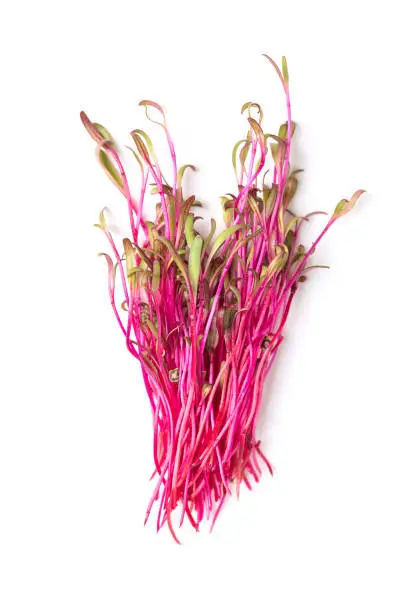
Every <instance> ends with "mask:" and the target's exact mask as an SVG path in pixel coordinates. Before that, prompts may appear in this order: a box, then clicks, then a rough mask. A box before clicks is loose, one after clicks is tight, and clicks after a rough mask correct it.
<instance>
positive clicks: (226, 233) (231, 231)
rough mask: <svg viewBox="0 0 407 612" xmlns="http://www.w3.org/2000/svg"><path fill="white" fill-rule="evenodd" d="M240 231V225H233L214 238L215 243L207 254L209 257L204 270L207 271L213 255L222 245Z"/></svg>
mask: <svg viewBox="0 0 407 612" xmlns="http://www.w3.org/2000/svg"><path fill="white" fill-rule="evenodd" d="M240 229H242V226H241V225H233V226H232V227H228V228H226V229H225V230H223V232H221V233H220V234H219V236H218V237H217V238H216V240H215V242H214V243H213V245H212V248H211V251H210V253H209V257H208V260H207V262H206V269H208V267H209V264H210V263H211V261H212V259H213V257H214V256H215V253H216V252H217V251H218V250H219V249H220V247H221V246H222V245H223V243H224V242H225V241H226V240H227V239H228V238H230V237H231V236H232V235H233V234H234V233H235V232H237V231H238V230H240Z"/></svg>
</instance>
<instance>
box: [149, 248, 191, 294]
mask: <svg viewBox="0 0 407 612" xmlns="http://www.w3.org/2000/svg"><path fill="white" fill-rule="evenodd" d="M156 240H158V241H159V242H162V243H163V244H164V245H165V246H166V247H167V249H168V250H169V252H170V253H171V255H172V258H173V260H174V262H175V264H176V265H177V266H178V268H179V271H180V272H181V274H182V276H183V277H184V279H185V281H186V283H187V285H188V287H189V286H190V280H189V276H188V272H187V269H186V267H185V264H184V262H183V261H182V259H181V257H180V256H179V255H178V253H177V251H176V249H175V247H174V245H173V244H172V243H171V242H170V241H169V240H168V239H167V238H165V237H164V236H157V238H156Z"/></svg>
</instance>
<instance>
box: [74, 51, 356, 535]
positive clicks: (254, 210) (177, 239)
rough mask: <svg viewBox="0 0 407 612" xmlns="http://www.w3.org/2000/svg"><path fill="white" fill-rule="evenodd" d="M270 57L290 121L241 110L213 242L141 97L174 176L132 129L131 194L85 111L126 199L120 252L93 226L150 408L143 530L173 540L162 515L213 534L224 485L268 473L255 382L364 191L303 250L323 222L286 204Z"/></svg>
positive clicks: (294, 176)
mask: <svg viewBox="0 0 407 612" xmlns="http://www.w3.org/2000/svg"><path fill="white" fill-rule="evenodd" d="M266 57H267V59H268V60H269V62H270V63H271V64H272V66H273V67H274V69H275V71H276V73H277V75H278V77H279V79H280V81H281V85H282V88H283V92H284V95H285V99H286V105H287V121H286V122H285V123H284V124H283V125H281V127H280V129H279V131H278V134H269V133H265V132H264V131H263V129H262V120H263V113H262V109H261V107H260V106H259V105H258V104H256V103H254V102H249V103H247V104H245V105H244V106H243V108H242V112H244V113H247V119H248V131H247V134H246V137H245V138H244V139H243V140H240V141H239V142H237V143H236V145H235V147H234V148H233V154H232V160H233V166H234V170H235V174H236V181H237V190H236V193H235V194H227V196H225V197H224V198H222V206H223V213H224V220H225V225H226V229H224V230H223V231H222V232H221V233H220V234H219V235H218V236H217V237H216V238H215V233H216V224H215V221H214V220H213V219H211V228H210V232H209V235H207V236H206V237H204V236H201V235H200V233H199V232H198V231H197V229H196V227H195V221H196V219H197V217H196V215H195V212H194V210H195V208H196V207H197V206H200V204H199V202H197V201H196V200H195V196H190V197H186V196H185V195H184V192H183V188H182V181H183V175H184V172H185V170H186V169H188V168H190V169H194V167H193V166H190V165H187V166H181V167H179V166H178V163H177V158H176V154H175V148H174V144H173V141H172V139H171V136H170V133H169V131H168V127H167V122H166V118H165V115H164V112H163V109H162V108H161V106H159V105H158V104H156V103H155V102H151V101H149V100H143V101H142V102H140V105H141V106H144V107H145V110H146V115H147V117H148V118H149V119H151V117H150V114H151V112H155V113H156V114H157V113H158V114H159V116H160V120H159V121H157V120H155V119H154V120H153V119H151V120H152V121H154V122H155V123H158V124H159V125H160V126H161V127H162V129H163V130H164V132H165V136H166V140H167V143H168V149H169V155H170V157H171V160H172V176H171V180H169V181H167V180H166V179H165V178H164V176H163V173H162V171H161V169H160V164H159V161H158V159H157V156H156V153H155V151H154V147H153V144H152V141H151V140H150V138H149V136H148V135H147V134H146V133H145V132H143V131H142V130H134V131H133V132H132V133H131V136H132V139H133V141H134V148H133V149H131V150H132V152H133V155H134V157H135V159H136V160H137V162H138V165H139V167H140V172H141V189H140V193H139V195H138V197H137V198H136V197H134V196H133V195H132V193H131V192H130V188H129V183H128V180H127V177H126V173H125V170H124V167H123V164H122V161H121V158H120V154H119V150H118V147H117V145H116V144H115V142H114V140H113V138H112V137H111V135H110V133H109V132H108V131H107V130H106V129H105V128H104V127H103V126H102V125H100V124H98V123H92V122H91V121H90V120H89V119H88V117H87V116H86V114H85V113H81V118H82V121H83V123H84V125H85V127H86V129H87V130H88V132H89V134H90V135H91V137H92V138H93V139H94V140H95V141H96V143H97V155H98V158H99V161H100V163H101V164H102V166H103V168H104V169H105V171H106V173H107V174H108V176H109V178H110V179H111V180H112V181H113V183H114V184H115V185H116V187H117V188H118V189H119V191H120V192H121V193H122V194H123V196H124V198H125V200H126V201H127V206H128V213H129V221H130V234H129V237H128V238H125V239H124V240H123V248H121V246H120V247H119V246H118V245H116V244H115V241H114V239H113V237H112V234H111V233H110V231H109V229H108V227H107V224H106V220H105V216H104V213H103V211H102V213H101V214H100V222H99V224H98V227H99V228H100V229H101V230H102V231H103V232H104V234H105V235H106V238H107V240H108V242H109V244H110V247H111V251H112V255H108V254H105V253H103V255H104V257H105V258H106V261H107V265H108V286H109V295H110V301H111V305H112V308H113V311H114V314H115V317H116V319H117V322H118V324H119V327H120V329H121V331H122V333H123V336H124V339H125V342H126V346H127V348H128V350H129V351H130V353H131V354H132V355H133V356H134V357H135V358H136V359H137V360H138V361H139V363H140V366H141V371H142V375H143V379H144V383H145V387H146V390H147V394H148V397H149V400H150V404H151V408H152V413H153V427H154V442H153V457H154V464H155V471H154V474H153V476H155V478H156V484H155V489H154V492H153V495H152V497H151V501H150V503H149V505H148V508H147V514H146V521H147V519H148V517H149V515H150V512H151V509H152V507H153V505H154V503H155V502H157V505H158V512H157V529H160V528H161V527H162V526H163V525H164V524H165V523H167V524H168V526H169V528H170V530H171V533H172V535H173V536H174V538H175V539H176V540H177V536H176V534H175V531H174V528H173V523H172V520H171V516H172V513H173V511H174V510H175V508H176V507H177V506H180V507H181V513H180V525H182V523H183V521H184V520H185V517H186V518H187V519H188V520H189V521H190V522H191V524H192V525H193V527H194V528H195V529H197V530H198V528H199V525H200V523H201V521H202V520H203V519H204V518H209V517H211V518H212V526H213V524H214V522H215V521H216V518H217V516H218V514H219V511H220V509H221V508H222V505H223V503H224V501H225V499H226V498H227V496H228V495H230V494H231V485H232V484H233V485H234V486H235V488H236V491H237V494H239V488H240V485H241V483H242V482H243V483H244V484H245V485H246V486H247V487H248V488H249V489H251V487H252V484H251V483H252V481H255V482H257V481H258V480H259V478H260V474H261V463H263V464H265V466H266V467H267V468H268V470H269V471H270V472H271V473H272V468H271V466H270V463H269V462H268V460H267V459H266V457H265V456H264V454H263V452H262V450H261V448H260V441H259V440H258V439H257V434H256V425H257V420H258V416H259V410H260V405H261V399H262V391H263V384H264V380H265V377H266V375H267V373H268V372H269V370H270V368H271V366H272V364H273V362H274V360H275V358H276V355H277V352H278V349H279V346H280V344H281V342H282V340H283V335H282V333H283V329H284V325H285V323H286V320H287V316H288V313H289V311H290V307H291V304H292V300H293V297H294V295H295V292H296V291H297V288H298V284H299V283H301V282H303V281H304V280H305V278H306V275H307V273H308V272H309V271H310V270H311V269H312V268H313V267H316V266H312V265H310V263H309V260H310V257H311V255H312V254H313V253H314V251H315V248H316V246H317V245H318V243H319V241H320V240H321V238H322V237H323V236H324V234H325V233H326V232H327V231H328V229H329V228H330V227H331V225H333V224H334V223H335V222H336V221H337V219H339V218H340V217H341V216H343V215H344V214H345V213H347V212H348V211H349V210H350V209H351V208H352V207H353V206H354V204H355V202H356V200H357V199H358V198H359V196H360V195H361V193H363V192H362V191H357V192H356V193H355V194H354V195H353V196H352V198H351V199H350V200H341V201H340V202H339V204H338V205H337V206H336V208H335V210H334V213H333V214H332V216H331V217H330V218H329V220H328V222H327V223H326V225H325V227H324V229H323V231H322V232H321V233H320V235H319V236H318V237H317V238H316V239H315V241H314V242H313V244H312V245H311V247H310V248H306V247H305V246H304V245H303V244H301V242H300V232H301V228H302V226H303V224H304V222H306V221H308V220H309V218H310V217H311V215H313V214H319V213H311V214H309V215H307V216H305V217H301V216H297V215H296V214H295V213H294V212H293V211H292V209H291V203H292V199H293V197H294V195H295V192H296V190H297V181H298V172H299V170H293V169H292V168H291V166H290V150H291V142H292V137H293V134H294V131H295V124H294V122H293V121H292V119H291V104H290V93H289V79H288V71H287V63H286V60H285V58H283V60H282V68H281V70H280V68H279V67H278V65H277V64H276V63H275V62H274V61H273V60H272V59H271V58H269V57H268V56H266ZM253 115H255V117H256V118H254V117H253ZM269 162H271V163H269ZM267 164H268V166H269V167H268V169H267V170H265V168H266V166H267ZM149 194H152V195H153V197H154V198H155V200H156V209H155V210H156V214H155V219H154V220H146V219H145V215H144V214H143V209H144V210H145V201H146V199H147V198H148V197H149ZM117 272H118V276H119V282H120V283H121V285H122V290H123V292H124V301H123V303H122V304H121V305H118V304H117V301H116V292H115V284H116V276H117ZM177 541H178V540H177Z"/></svg>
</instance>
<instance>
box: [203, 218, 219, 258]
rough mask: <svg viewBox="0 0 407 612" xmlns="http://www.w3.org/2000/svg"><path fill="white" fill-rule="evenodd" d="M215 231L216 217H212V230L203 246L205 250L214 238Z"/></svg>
mask: <svg viewBox="0 0 407 612" xmlns="http://www.w3.org/2000/svg"><path fill="white" fill-rule="evenodd" d="M215 232H216V221H215V219H211V229H210V232H209V234H208V236H207V237H206V238H205V240H204V246H203V249H204V251H206V250H207V248H208V246H209V244H210V243H211V241H212V238H213V237H214V235H215Z"/></svg>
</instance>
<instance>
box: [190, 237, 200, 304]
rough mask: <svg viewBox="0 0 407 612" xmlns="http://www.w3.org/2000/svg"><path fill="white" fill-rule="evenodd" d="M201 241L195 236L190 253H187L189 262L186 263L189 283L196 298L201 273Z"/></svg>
mask: <svg viewBox="0 0 407 612" xmlns="http://www.w3.org/2000/svg"><path fill="white" fill-rule="evenodd" d="M202 246H203V240H202V238H201V236H199V235H197V236H195V238H194V240H193V242H192V245H191V248H190V251H189V262H188V273H189V278H190V281H191V286H192V290H193V292H194V295H195V296H196V294H197V291H198V283H199V275H200V271H201V253H202Z"/></svg>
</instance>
